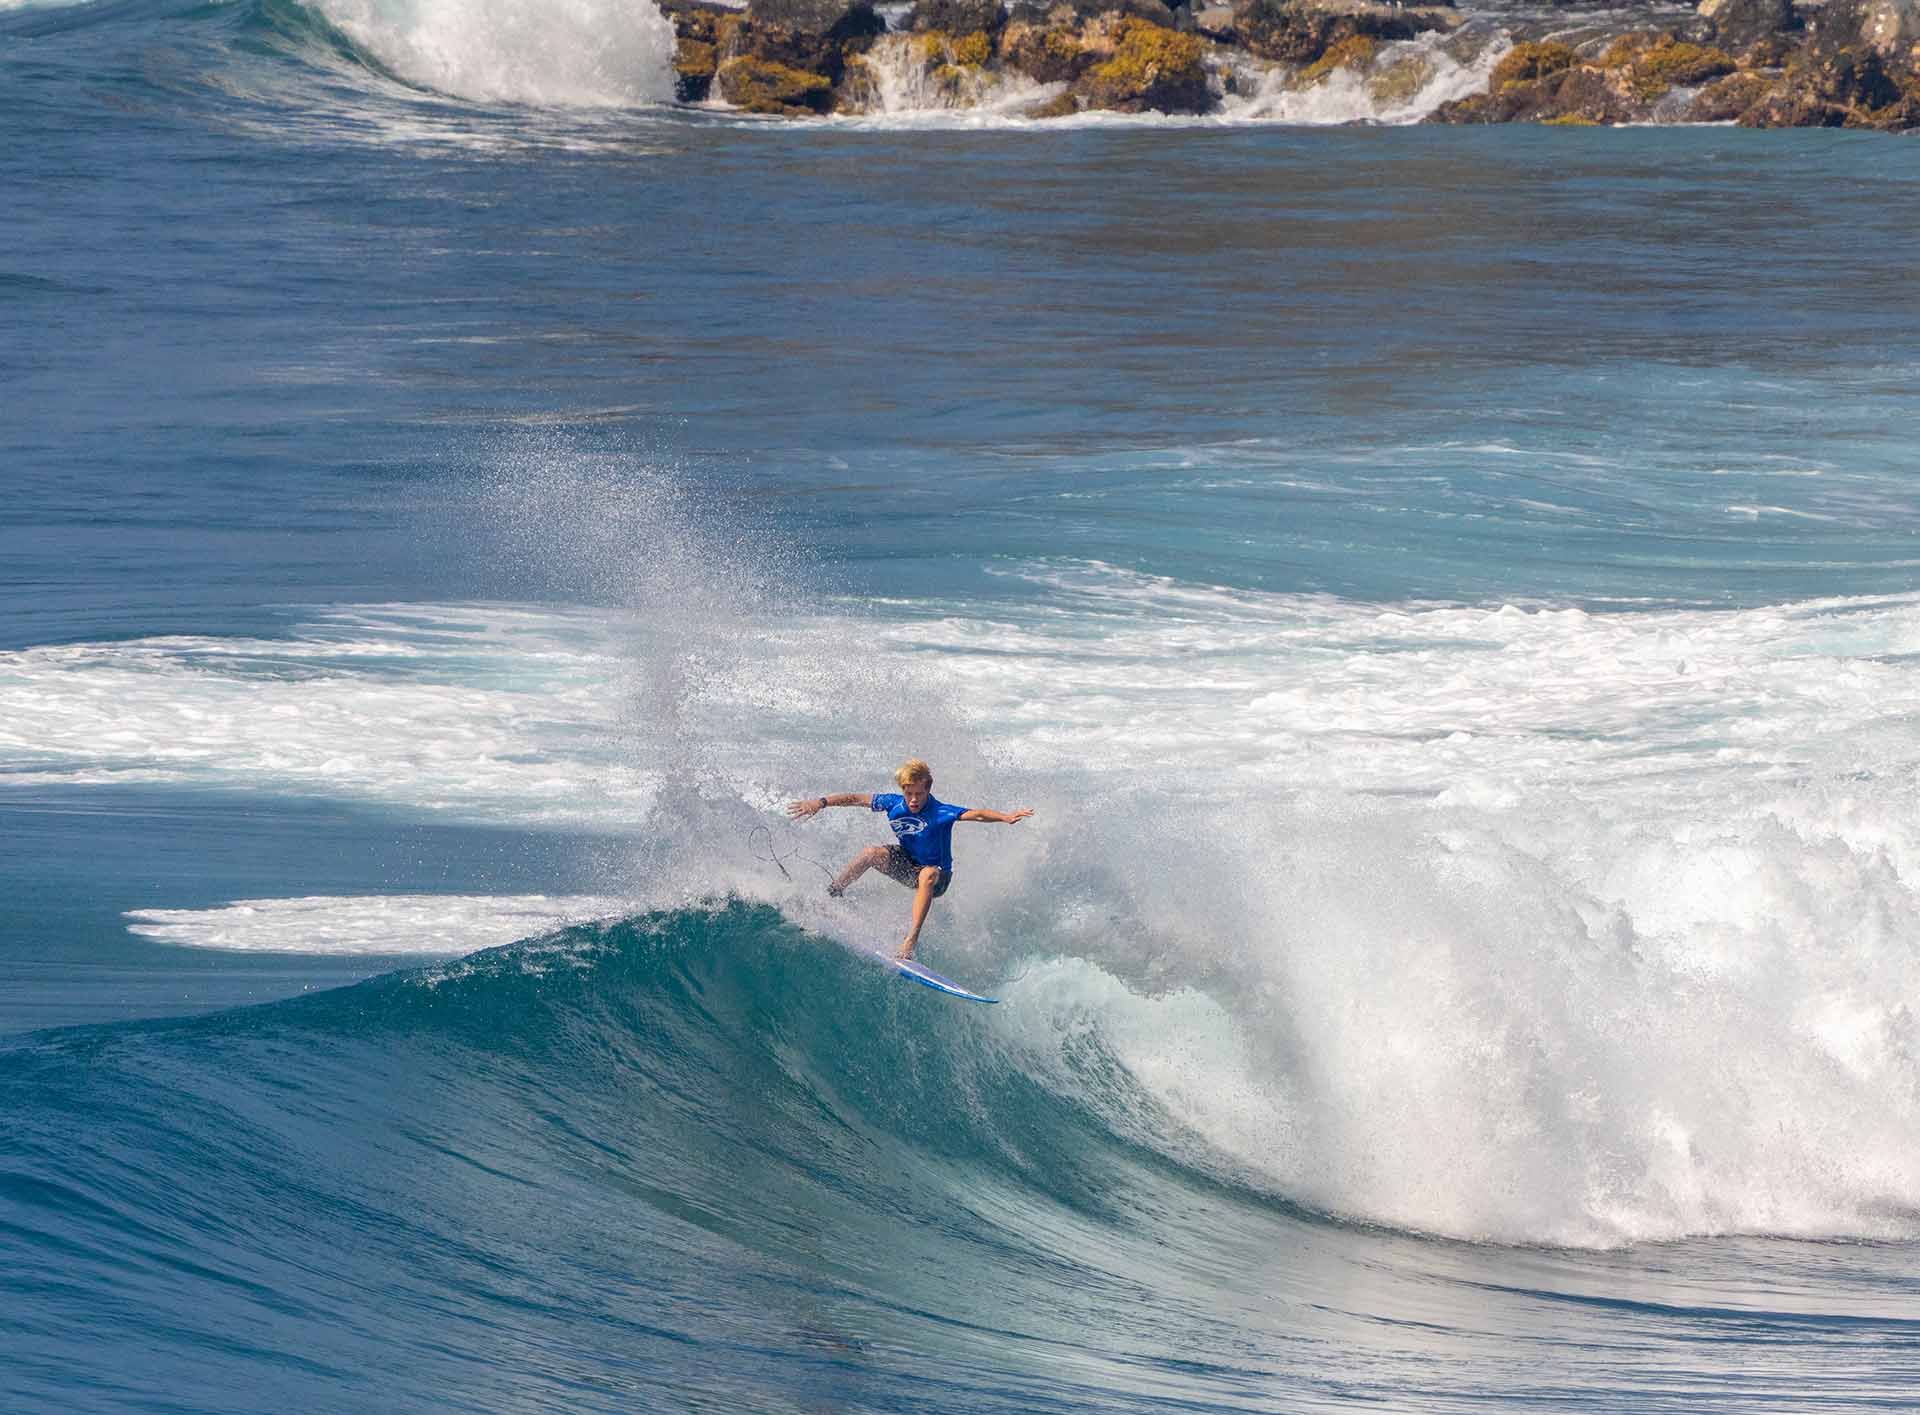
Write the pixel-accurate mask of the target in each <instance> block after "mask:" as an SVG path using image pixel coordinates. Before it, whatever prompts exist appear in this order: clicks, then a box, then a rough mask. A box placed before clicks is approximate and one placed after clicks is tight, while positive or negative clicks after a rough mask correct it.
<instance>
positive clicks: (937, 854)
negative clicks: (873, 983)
mask: <svg viewBox="0 0 1920 1415" xmlns="http://www.w3.org/2000/svg"><path fill="white" fill-rule="evenodd" d="M893 779H894V781H895V783H897V784H898V785H899V787H900V789H899V790H898V791H883V792H876V793H874V794H872V795H868V794H867V793H865V792H861V791H842V792H840V793H838V794H837V795H833V796H820V797H816V798H815V799H814V800H811V801H789V802H788V803H787V814H788V815H790V816H792V817H793V818H794V819H795V820H805V819H806V818H807V817H808V816H811V815H816V814H818V813H819V812H821V811H824V810H825V809H826V808H827V807H828V806H865V807H866V808H867V809H868V810H870V811H884V812H886V816H887V824H888V825H889V826H891V827H892V828H893V835H894V843H893V844H891V845H870V846H868V847H867V848H866V849H865V850H862V851H861V852H860V853H859V854H858V855H855V856H854V857H853V859H852V860H850V861H849V862H848V863H847V867H846V868H845V869H844V870H842V871H840V874H839V876H838V878H836V879H834V880H833V881H832V882H831V883H830V884H828V885H827V893H828V894H830V895H832V896H833V897H834V898H835V899H838V898H839V897H840V896H841V895H843V894H845V893H846V892H847V888H848V886H850V885H851V884H852V883H853V882H854V881H855V880H857V879H859V878H860V876H861V875H863V874H865V873H866V872H867V871H868V870H879V871H880V873H881V874H883V875H885V876H886V877H887V878H888V879H890V880H894V881H897V882H898V883H900V884H904V885H906V886H907V888H909V889H911V890H912V891H913V892H914V893H913V923H912V925H911V926H910V927H909V928H908V929H907V938H906V942H904V943H902V944H901V945H900V950H899V952H897V953H895V954H894V957H896V958H911V957H913V949H914V945H915V944H917V943H919V942H920V926H921V925H922V924H924V923H926V921H927V910H929V909H931V908H932V907H933V901H934V900H936V899H938V898H939V897H940V896H941V895H943V894H945V893H946V892H947V886H948V885H949V884H951V883H952V882H953V828H954V826H955V825H956V824H958V823H959V822H960V821H993V822H996V823H997V824H1000V825H1013V824H1014V823H1015V822H1017V821H1023V820H1025V819H1026V818H1027V817H1028V816H1030V815H1032V814H1033V812H1032V811H1031V810H1021V811H988V810H982V809H979V808H977V807H976V808H974V809H971V810H970V809H968V808H967V807H965V806H949V805H948V804H947V803H946V802H945V801H936V800H934V798H933V768H932V767H930V766H928V765H927V764H926V763H925V762H923V761H921V760H920V759H919V758H918V757H915V758H913V759H911V760H909V761H905V762H902V763H901V764H900V770H898V771H896V772H895V773H894V774H893Z"/></svg>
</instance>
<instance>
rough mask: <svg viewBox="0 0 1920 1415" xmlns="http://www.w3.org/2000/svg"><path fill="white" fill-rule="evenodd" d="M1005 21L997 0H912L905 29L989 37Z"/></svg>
mask: <svg viewBox="0 0 1920 1415" xmlns="http://www.w3.org/2000/svg"><path fill="white" fill-rule="evenodd" d="M1005 18H1006V16H1005V14H1004V12H1003V11H1002V10H1001V8H1000V0H914V6H913V9H912V10H911V11H909V12H908V14H907V28H908V29H910V30H915V31H925V30H939V31H941V32H942V33H944V34H953V35H961V34H975V33H978V32H980V31H983V30H984V31H985V32H986V33H988V34H992V33H993V32H994V31H996V30H998V29H999V28H1000V24H1001V21H1003V20H1004V19H1005Z"/></svg>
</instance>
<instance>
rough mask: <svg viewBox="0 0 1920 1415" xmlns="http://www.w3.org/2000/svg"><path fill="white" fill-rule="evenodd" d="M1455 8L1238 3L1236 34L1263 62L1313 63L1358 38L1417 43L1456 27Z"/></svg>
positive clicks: (1366, 0) (1356, 2)
mask: <svg viewBox="0 0 1920 1415" xmlns="http://www.w3.org/2000/svg"><path fill="white" fill-rule="evenodd" d="M1459 23H1460V12H1459V11H1458V10H1456V9H1454V8H1453V7H1452V6H1451V5H1394V4H1378V3H1375V0H1233V34H1234V36H1235V38H1237V39H1238V41H1239V42H1240V43H1241V44H1244V45H1245V46H1246V47H1247V48H1248V49H1249V50H1251V51H1252V52H1253V53H1254V54H1256V55H1258V56H1259V57H1260V58H1262V59H1276V60H1279V61H1280V62H1282V63H1286V64H1310V63H1312V62H1313V61H1314V60H1315V59H1318V58H1319V57H1320V56H1321V55H1322V54H1324V53H1325V52H1326V51H1327V49H1328V47H1329V46H1330V45H1334V44H1338V43H1339V42H1340V41H1341V40H1343V39H1350V38H1352V37H1353V36H1355V35H1364V36H1366V37H1367V38H1369V39H1412V38H1413V37H1414V36H1415V35H1417V34H1424V33H1426V32H1427V31H1428V30H1436V29H1440V30H1445V29H1452V28H1454V27H1455V26H1456V25H1458V24H1459Z"/></svg>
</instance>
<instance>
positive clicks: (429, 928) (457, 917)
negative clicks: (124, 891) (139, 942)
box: [126, 894, 624, 957]
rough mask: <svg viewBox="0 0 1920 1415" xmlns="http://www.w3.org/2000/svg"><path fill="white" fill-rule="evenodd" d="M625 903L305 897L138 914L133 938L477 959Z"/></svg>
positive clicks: (249, 948) (516, 897) (614, 912)
mask: <svg viewBox="0 0 1920 1415" xmlns="http://www.w3.org/2000/svg"><path fill="white" fill-rule="evenodd" d="M623 912H624V906H623V905H622V904H621V902H620V901H618V900H614V899H608V898H602V897H599V896H591V895H572V896H563V897H558V898H550V897H548V896H546V895H540V894H513V895H453V894H366V895H307V896H304V897H302V898H298V899H238V900H235V901H234V902H233V903H231V904H225V905H222V906H221V907H220V908H217V909H134V910H130V911H129V912H128V913H127V915H126V917H127V919H128V920H129V922H128V924H127V928H128V930H129V932H132V933H136V934H139V935H141V936H142V937H145V938H151V939H155V940H157V941H159V942H161V943H172V944H179V945H181V946H182V947H186V948H217V949H227V950H231V951H236V952H242V953H313V954H328V955H343V954H357V953H370V954H383V955H395V954H414V953H417V954H423V955H429V956H433V957H445V956H446V955H448V954H457V953H472V952H474V951H476V950H478V949H482V948H494V947H497V946H499V945H502V944H508V943H514V942H517V941H519V940H520V939H524V938H530V937H533V936H535V935H538V934H543V933H549V932H552V931H553V930H555V929H558V928H563V927H565V926H567V925H569V924H578V923H583V922H586V921H588V920H592V919H600V918H608V917H617V916H619V915H620V914H622V913H623Z"/></svg>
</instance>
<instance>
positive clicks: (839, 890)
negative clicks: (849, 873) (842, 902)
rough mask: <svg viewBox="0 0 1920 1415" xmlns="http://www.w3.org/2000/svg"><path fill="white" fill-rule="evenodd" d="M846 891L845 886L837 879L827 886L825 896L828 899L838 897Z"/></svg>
mask: <svg viewBox="0 0 1920 1415" xmlns="http://www.w3.org/2000/svg"><path fill="white" fill-rule="evenodd" d="M846 892H847V887H846V886H845V885H844V884H840V883H838V882H837V881H836V882H835V883H833V884H829V885H828V886H827V898H829V899H838V898H839V897H840V896H841V895H843V894H845V893H846Z"/></svg>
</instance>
